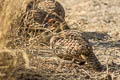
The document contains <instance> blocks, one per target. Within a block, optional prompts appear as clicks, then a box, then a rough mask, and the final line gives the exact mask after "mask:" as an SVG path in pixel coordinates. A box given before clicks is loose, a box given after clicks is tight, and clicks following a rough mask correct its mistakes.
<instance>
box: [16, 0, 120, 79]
mask: <svg viewBox="0 0 120 80" xmlns="http://www.w3.org/2000/svg"><path fill="white" fill-rule="evenodd" d="M58 1H59V2H61V4H62V5H63V7H64V8H65V12H66V18H65V19H66V22H67V23H68V25H69V26H70V27H71V28H72V29H78V30H80V31H82V32H83V35H84V36H86V38H88V40H89V41H90V44H91V45H92V47H93V50H94V53H95V55H96V56H97V57H98V59H99V61H100V62H101V63H102V64H103V65H104V67H107V70H106V71H103V72H95V71H93V70H92V69H90V68H89V67H85V66H78V65H77V64H72V65H71V63H70V64H69V62H67V63H64V62H65V61H63V60H61V59H58V58H56V57H51V55H50V54H49V52H47V53H41V52H35V51H33V52H27V51H26V53H33V54H30V55H29V59H30V61H28V63H30V64H29V66H30V68H31V70H33V71H34V69H35V71H36V72H39V73H36V72H35V74H34V72H33V74H32V72H31V71H28V72H27V73H25V75H23V76H22V78H23V79H22V80H31V78H32V77H31V75H33V77H35V80H111V79H105V78H106V76H108V78H110V77H111V78H112V80H120V0H58ZM35 49H39V47H38V48H35ZM16 51H17V50H16ZM42 56H43V57H42ZM45 56H46V57H45ZM23 57H24V56H23ZM19 59H20V57H19ZM21 62H22V61H21ZM86 66H87V65H86ZM19 71H20V72H19ZM26 71H27V70H26ZM16 72H18V74H19V73H22V72H23V73H24V70H23V71H22V70H18V71H17V70H16ZM15 74H16V73H15ZM36 74H37V75H36ZM28 76H30V79H24V78H28ZM20 80H21V79H20ZM32 80H33V78H32Z"/></svg>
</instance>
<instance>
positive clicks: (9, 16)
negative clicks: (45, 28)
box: [0, 0, 120, 80]
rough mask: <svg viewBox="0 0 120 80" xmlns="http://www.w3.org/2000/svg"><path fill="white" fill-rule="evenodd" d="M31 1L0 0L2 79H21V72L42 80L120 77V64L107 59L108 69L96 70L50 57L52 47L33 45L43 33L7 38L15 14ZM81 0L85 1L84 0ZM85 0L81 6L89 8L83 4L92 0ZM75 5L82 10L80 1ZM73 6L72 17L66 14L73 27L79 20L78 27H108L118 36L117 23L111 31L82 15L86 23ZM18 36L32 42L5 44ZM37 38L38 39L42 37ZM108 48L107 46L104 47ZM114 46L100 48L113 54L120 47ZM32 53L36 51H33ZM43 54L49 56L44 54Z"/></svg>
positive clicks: (15, 16)
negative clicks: (10, 46)
mask: <svg viewBox="0 0 120 80" xmlns="http://www.w3.org/2000/svg"><path fill="white" fill-rule="evenodd" d="M29 1H30V0H24V1H23V0H0V79H2V80H5V79H6V80H8V78H9V79H10V80H16V78H19V79H18V80H21V77H22V76H21V74H22V75H23V76H24V78H26V79H28V77H31V76H32V77H34V78H33V79H37V80H41V79H44V80H49V79H51V80H53V79H54V80H58V79H59V80H61V79H64V80H66V79H72V80H74V79H75V80H76V78H77V79H84V80H86V79H88V80H100V79H101V80H110V79H111V78H112V80H116V78H117V77H118V75H119V73H120V68H119V67H120V66H119V65H118V64H116V63H110V64H109V63H108V62H107V61H106V63H105V62H103V63H104V65H105V66H107V71H105V72H100V73H96V72H94V71H92V70H88V68H86V67H83V66H78V65H74V67H73V66H72V67H71V66H70V65H71V64H64V65H63V63H64V62H62V61H61V60H59V59H58V58H53V57H49V55H50V56H51V54H49V53H50V52H51V51H50V52H49V50H48V51H46V50H45V51H42V50H39V49H40V48H41V47H38V46H37V47H33V46H34V45H33V44H34V43H35V40H37V39H38V37H40V36H37V37H31V38H30V39H29V41H27V40H26V41H24V40H25V38H24V37H22V39H23V41H21V40H20V39H18V37H14V35H12V37H11V38H12V39H11V38H10V39H9V38H8V35H9V31H10V30H11V28H12V27H13V26H11V23H12V24H14V23H13V21H14V20H16V18H18V16H19V13H21V12H22V11H24V9H25V7H26V4H27V3H28V2H29ZM58 1H59V0H58ZM60 1H62V0H60ZM71 1H72V0H71ZM86 2H87V1H86ZM82 3H84V2H82ZM82 3H81V4H80V5H81V6H80V7H81V9H84V8H86V7H84V6H86V5H87V4H89V2H88V3H86V4H85V5H82ZM63 4H64V3H63ZM111 4H112V3H111ZM66 6H67V5H66ZM78 6H79V5H78ZM74 7H75V9H74V10H76V11H77V9H78V10H79V8H77V5H75V6H74ZM74 7H73V8H74ZM74 10H71V11H72V14H71V13H69V12H68V13H67V15H69V17H70V18H69V17H67V19H68V18H69V19H68V20H69V21H68V22H69V24H70V25H72V24H74V25H72V26H73V28H74V26H75V27H76V24H77V25H78V22H81V23H80V24H79V25H80V27H78V26H77V27H78V28H79V29H82V30H83V31H95V30H96V31H98V32H99V31H103V32H106V31H107V30H109V31H107V32H108V33H110V35H112V34H115V35H116V36H117V35H118V36H119V27H118V29H117V28H116V29H115V30H116V31H117V32H113V33H112V30H111V29H108V28H107V27H106V24H103V23H102V24H100V25H103V26H101V27H100V29H98V28H95V27H94V23H93V24H92V23H86V20H84V19H83V23H82V18H83V17H81V19H79V18H76V16H79V15H78V13H77V12H76V13H75V11H74ZM86 10H87V9H86ZM68 11H69V9H68ZM73 13H75V14H74V15H75V16H73ZM80 14H81V15H83V16H84V14H85V13H84V11H83V12H82V11H81V12H80ZM91 14H92V13H91ZM81 15H80V16H81ZM88 16H89V15H88ZM90 17H91V16H90ZM103 17H104V16H103ZM73 18H75V19H77V20H78V22H77V20H76V22H74V21H75V20H73ZM17 20H18V21H19V19H17ZM79 20H80V21H79ZM90 21H91V20H90ZM119 21H120V20H119V19H118V22H119ZM91 26H93V27H91ZM98 26H99V25H98ZM107 26H109V25H108V24H107ZM110 26H114V25H110ZM14 27H19V25H17V24H16V23H15V26H14ZM17 29H18V28H17ZM13 33H14V34H15V35H16V33H15V32H14V31H13ZM53 34H54V33H53ZM63 34H64V33H63ZM32 36H34V35H32ZM89 36H91V35H90V34H89ZM113 36H114V35H113ZM92 38H93V36H92ZM95 38H96V37H95ZM98 38H101V37H98ZM118 38H119V37H117V38H116V37H115V39H116V40H118ZM17 39H18V40H19V41H21V44H23V43H22V42H25V43H26V42H27V44H29V46H27V47H25V46H24V47H21V48H20V47H19V46H15V45H16V44H15V45H12V47H14V49H13V48H12V49H8V48H6V45H7V43H8V42H9V41H12V42H13V43H14V42H15V43H17ZM112 39H114V38H112ZM37 41H39V39H38V40H37ZM31 42H32V43H31ZM98 42H100V41H98ZM94 43H95V42H94ZM108 44H110V45H111V42H109V43H108ZM18 45H19V44H18ZM44 45H45V44H44ZM31 48H34V50H35V51H34V50H31V51H29V50H30V49H31ZM45 48H48V46H45ZM95 48H96V46H95ZM99 48H100V49H101V47H99ZM105 49H106V50H107V48H105ZM115 49H116V51H113V50H111V48H110V50H111V51H108V52H107V51H106V52H105V51H101V50H99V51H101V53H110V52H111V53H110V55H113V54H114V53H115V52H116V53H119V48H118V49H117V48H115ZM36 50H37V51H36ZM112 51H113V52H112ZM117 51H118V52H117ZM95 52H97V49H96V50H95ZM30 53H33V54H30ZM43 53H44V54H43ZM112 53H113V54H112ZM39 55H40V56H39ZM44 55H45V56H47V57H46V58H45V57H44ZM98 55H100V54H98ZM101 55H102V54H101ZM114 56H115V55H114ZM102 57H103V58H104V57H105V58H107V55H106V54H104V55H102ZM115 58H116V57H115ZM99 59H101V58H99ZM107 59H108V58H107ZM112 60H113V59H112ZM102 61H105V59H102ZM115 62H116V61H115ZM118 62H119V61H118ZM21 65H22V66H21ZM2 69H3V70H2ZM15 74H16V75H15ZM27 75H30V76H27ZM118 78H119V77H118ZM22 79H23V78H22ZM118 80H119V79H118Z"/></svg>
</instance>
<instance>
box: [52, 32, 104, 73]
mask: <svg viewBox="0 0 120 80" xmlns="http://www.w3.org/2000/svg"><path fill="white" fill-rule="evenodd" d="M81 33H82V32H80V31H78V30H66V31H62V32H60V33H58V34H56V35H54V36H53V37H52V38H51V40H50V46H51V48H52V49H53V50H54V53H55V55H56V56H58V57H60V58H62V59H65V60H74V61H75V62H79V63H83V62H87V63H88V64H89V65H90V66H92V67H93V69H95V70H96V71H101V70H102V65H101V63H100V62H99V61H98V59H97V58H96V56H95V54H94V53H93V49H92V47H91V45H90V44H89V42H88V40H86V39H85V38H84V37H83V36H82V34H81Z"/></svg>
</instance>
